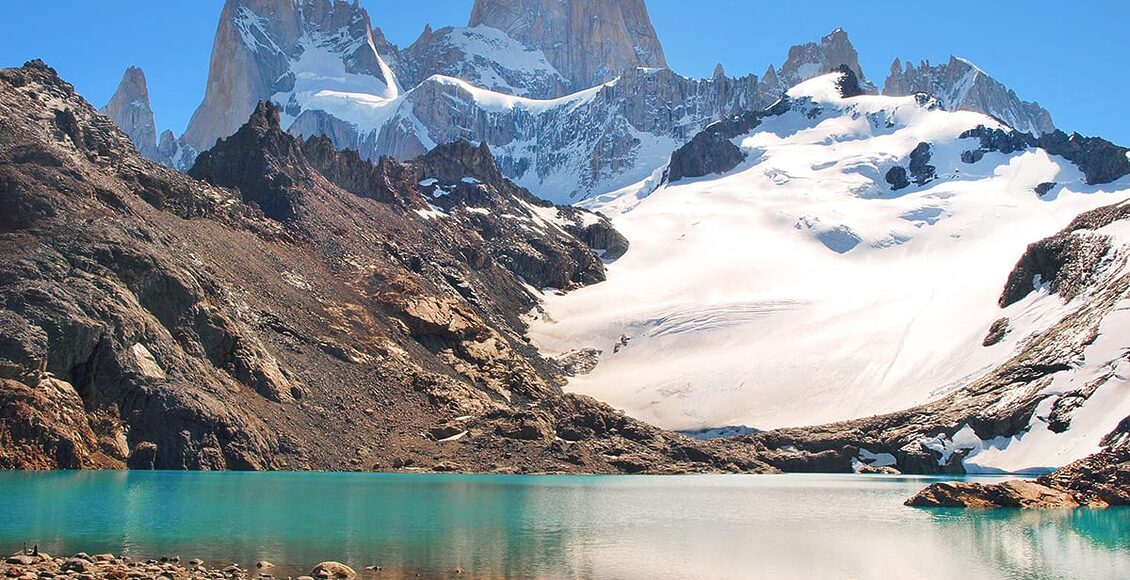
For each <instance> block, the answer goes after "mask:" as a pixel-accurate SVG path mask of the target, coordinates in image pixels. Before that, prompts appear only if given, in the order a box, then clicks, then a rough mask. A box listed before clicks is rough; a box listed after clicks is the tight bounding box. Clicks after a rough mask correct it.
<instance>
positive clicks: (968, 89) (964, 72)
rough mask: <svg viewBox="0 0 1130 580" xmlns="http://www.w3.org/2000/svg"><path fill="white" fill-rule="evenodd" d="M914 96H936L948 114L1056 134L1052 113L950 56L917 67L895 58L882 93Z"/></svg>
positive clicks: (896, 95) (1028, 130) (1038, 132)
mask: <svg viewBox="0 0 1130 580" xmlns="http://www.w3.org/2000/svg"><path fill="white" fill-rule="evenodd" d="M915 93H929V94H931V95H933V96H935V97H937V98H938V99H939V100H941V102H942V104H943V105H944V106H945V107H946V109H947V110H950V111H975V112H978V113H985V114H986V115H989V116H992V117H995V118H997V119H1000V120H1001V121H1002V122H1004V123H1005V124H1007V125H1008V126H1010V127H1012V128H1013V129H1016V130H1017V131H1020V132H1021V133H1030V134H1032V135H1042V134H1044V133H1050V132H1052V131H1055V125H1054V124H1053V123H1052V118H1051V114H1049V113H1048V112H1047V111H1046V110H1045V109H1044V108H1043V107H1041V106H1040V105H1039V103H1030V102H1027V101H1022V100H1020V98H1019V97H1017V96H1016V93H1015V92H1014V91H1012V90H1009V89H1008V88H1007V87H1005V86H1004V85H1002V84H1001V83H1000V82H999V81H997V80H996V79H994V78H993V77H991V76H989V75H988V74H985V71H983V70H981V69H979V68H977V66H975V65H974V64H973V63H971V62H969V61H967V60H965V59H962V58H957V57H950V60H949V62H947V63H945V64H939V65H931V64H930V63H929V61H922V63H921V64H920V65H919V66H917V67H915V66H914V64H912V63H910V62H907V63H906V65H905V67H904V65H903V63H902V61H901V60H899V59H897V58H896V59H895V61H894V62H893V63H892V64H891V74H890V76H888V77H887V80H886V82H884V83H883V94H884V95H889V96H895V97H901V96H907V95H913V94H915Z"/></svg>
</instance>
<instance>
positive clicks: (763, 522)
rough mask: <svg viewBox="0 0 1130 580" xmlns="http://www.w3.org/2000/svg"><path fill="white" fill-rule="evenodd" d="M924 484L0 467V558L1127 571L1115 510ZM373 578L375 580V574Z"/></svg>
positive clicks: (566, 573) (754, 572) (614, 573)
mask: <svg viewBox="0 0 1130 580" xmlns="http://www.w3.org/2000/svg"><path fill="white" fill-rule="evenodd" d="M926 483H927V481H926V480H923V479H921V478H901V477H860V476H811V475H803V476H802V475H788V476H686V477H575V476H546V477H529V476H526V477H523V476H458V475H392V474H388V475H377V474H317V473H305V474H298V473H179V472H176V473H173V472H158V473H143V472H105V473H96V472H81V473H41V474H36V473H3V474H0V549H2V550H7V551H9V552H10V551H14V550H15V549H16V548H18V547H19V546H20V545H21V543H22V542H25V541H26V542H29V543H38V544H39V545H40V546H41V547H43V548H44V549H46V550H47V551H49V552H55V553H69V552H74V551H78V550H83V551H87V552H91V553H93V552H95V551H110V552H115V553H122V552H125V553H129V554H134V555H145V556H156V555H163V554H164V555H172V554H179V555H182V556H183V557H185V558H190V557H200V558H204V559H206V560H215V561H220V560H226V561H238V562H241V563H243V564H245V565H248V564H253V563H254V562H256V561H258V560H264V559H265V560H270V561H272V562H275V563H279V564H283V565H284V566H291V567H293V569H294V570H299V569H308V567H309V566H310V565H312V564H314V563H316V562H319V561H322V560H327V559H335V560H342V561H345V562H347V563H349V564H351V565H353V566H354V567H356V568H361V567H364V566H367V565H374V564H375V565H381V566H383V567H385V568H386V569H392V570H406V569H409V570H415V571H418V570H424V571H444V570H450V569H453V568H455V567H461V568H463V569H465V570H467V571H468V572H473V573H474V574H475V575H487V576H526V577H530V576H535V577H537V576H548V577H628V578H638V577H648V578H667V577H671V578H685V577H701V578H758V577H772V578H780V577H811V578H848V577H852V578H858V577H875V578H884V577H917V578H955V577H960V578H969V577H983V578H1000V577H1017V578H1019V577H1023V578H1040V577H1049V578H1056V577H1070V578H1119V577H1123V578H1126V577H1130V510H1120V509H1112V510H1105V511H1097V510H1057V511H1038V512H1037V511H1018V510H1008V511H960V510H920V509H913V508H907V507H904V506H903V505H902V501H903V500H904V499H905V498H906V497H909V496H910V495H912V494H913V493H914V492H916V491H917V490H918V489H920V488H921V487H922V486H924V485H925V484H926ZM387 576H388V575H387V574H386V577H387Z"/></svg>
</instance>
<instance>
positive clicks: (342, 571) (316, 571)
mask: <svg viewBox="0 0 1130 580" xmlns="http://www.w3.org/2000/svg"><path fill="white" fill-rule="evenodd" d="M310 576H312V577H314V578H345V579H347V580H348V579H349V578H356V577H357V572H354V571H353V568H350V567H349V566H346V565H345V564H342V563H341V562H334V561H328V562H322V563H321V564H318V565H317V566H314V568H313V569H311V570H310Z"/></svg>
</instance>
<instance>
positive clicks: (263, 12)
mask: <svg viewBox="0 0 1130 580" xmlns="http://www.w3.org/2000/svg"><path fill="white" fill-rule="evenodd" d="M347 75H356V76H355V77H353V79H354V80H353V81H347V82H346V84H349V83H350V82H352V83H353V84H351V85H350V86H348V87H339V88H343V89H347V90H350V91H354V92H364V93H369V94H373V95H376V96H383V97H390V98H391V97H394V96H396V94H397V92H398V89H397V83H396V79H395V78H394V76H393V74H392V71H391V69H390V68H389V67H388V66H387V64H386V63H385V62H384V61H383V60H382V59H381V57H380V55H379V54H378V52H377V48H376V45H375V41H374V38H373V29H372V25H371V22H370V20H369V15H368V13H367V12H366V11H365V9H364V8H361V7H360V6H359V5H358V4H357V3H356V2H345V1H343V0H302V1H301V2H299V1H298V0H227V2H226V3H225V4H224V8H223V10H222V12H221V14H220V23H219V26H218V27H217V29H216V39H215V42H214V44H213V46H212V59H211V65H210V67H209V70H208V84H207V89H206V91H205V95H204V101H203V102H202V103H201V105H200V107H199V108H198V109H197V110H196V113H195V114H194V115H193V116H192V120H191V121H190V122H189V126H188V130H187V131H185V134H184V137H183V142H184V144H186V145H188V146H189V147H191V148H193V149H195V150H198V151H200V150H204V149H207V148H209V147H211V146H212V144H213V143H214V142H215V140H216V139H217V138H220V137H225V136H227V135H230V134H232V133H234V132H235V130H236V129H238V128H239V127H240V126H241V125H242V123H243V121H244V120H246V119H247V117H248V116H249V115H250V114H251V112H252V110H253V109H254V107H255V104H256V103H257V102H259V101H260V100H262V99H271V98H274V99H275V100H277V101H279V102H282V103H284V104H286V105H287V111H288V113H292V114H293V116H296V115H297V114H298V113H299V112H301V110H302V109H303V104H302V97H303V96H305V95H306V93H310V92H316V89H318V88H324V85H325V83H326V82H336V83H337V84H338V85H340V84H341V79H343V78H347ZM358 79H359V80H358ZM304 83H307V84H310V85H311V86H306V85H305V84H304ZM314 85H319V86H314ZM354 85H356V86H354Z"/></svg>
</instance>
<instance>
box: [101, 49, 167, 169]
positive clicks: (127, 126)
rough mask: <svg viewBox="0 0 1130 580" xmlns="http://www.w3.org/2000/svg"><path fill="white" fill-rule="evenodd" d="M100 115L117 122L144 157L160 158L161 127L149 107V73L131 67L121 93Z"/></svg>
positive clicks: (121, 87)
mask: <svg viewBox="0 0 1130 580" xmlns="http://www.w3.org/2000/svg"><path fill="white" fill-rule="evenodd" d="M98 112H99V113H102V114H103V115H106V116H108V117H110V118H111V119H113V120H114V123H115V124H116V125H117V126H118V127H120V128H121V129H122V131H125V133H126V135H129V138H130V140H131V141H133V144H134V146H135V147H137V150H138V151H139V152H141V154H142V155H144V156H146V157H148V158H150V159H155V158H156V157H157V125H156V123H155V122H154V121H153V109H152V107H151V106H150V104H149V87H148V86H147V85H146V83H145V72H143V71H142V70H141V69H140V68H138V67H136V66H131V67H129V68H127V69H126V72H125V74H123V75H122V82H121V83H119V84H118V90H116V91H114V96H113V97H111V98H110V102H109V103H106V106H105V107H103V108H102V109H101V110H99V111H98Z"/></svg>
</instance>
